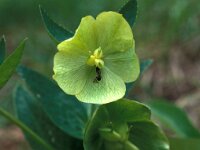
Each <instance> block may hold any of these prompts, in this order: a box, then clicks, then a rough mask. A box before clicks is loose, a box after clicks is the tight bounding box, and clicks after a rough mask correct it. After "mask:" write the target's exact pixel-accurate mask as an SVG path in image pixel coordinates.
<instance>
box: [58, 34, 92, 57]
mask: <svg viewBox="0 0 200 150" xmlns="http://www.w3.org/2000/svg"><path fill="white" fill-rule="evenodd" d="M57 49H58V51H62V52H66V53H73V54H74V55H77V56H80V55H85V56H87V55H88V51H87V47H86V46H85V45H84V43H82V42H81V41H79V40H77V39H74V38H70V39H68V40H65V41H63V42H61V43H60V44H58V46H57Z"/></svg>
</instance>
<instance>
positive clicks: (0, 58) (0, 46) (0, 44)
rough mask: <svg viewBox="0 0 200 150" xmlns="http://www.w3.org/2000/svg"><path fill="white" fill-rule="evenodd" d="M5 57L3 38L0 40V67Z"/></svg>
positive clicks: (4, 41)
mask: <svg viewBox="0 0 200 150" xmlns="http://www.w3.org/2000/svg"><path fill="white" fill-rule="evenodd" d="M5 57H6V40H5V37H4V36H3V37H2V38H1V40H0V65H1V64H2V63H3V61H4V59H5Z"/></svg>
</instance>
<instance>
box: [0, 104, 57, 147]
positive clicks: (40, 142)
mask: <svg viewBox="0 0 200 150" xmlns="http://www.w3.org/2000/svg"><path fill="white" fill-rule="evenodd" d="M0 115H2V116H3V117H5V118H7V119H8V120H10V121H11V122H12V123H14V124H16V125H17V126H18V127H19V128H21V129H22V130H23V131H25V132H26V133H28V134H29V135H30V137H31V138H32V139H34V140H35V141H36V142H37V143H39V144H41V145H43V146H44V148H45V149H46V150H54V149H53V148H52V147H51V146H50V145H49V144H47V143H46V142H45V141H44V140H43V139H42V138H41V137H39V136H38V135H37V134H36V133H35V132H33V131H32V130H31V129H30V128H29V127H27V126H26V125H25V124H23V123H22V122H21V121H19V120H18V119H16V118H15V117H14V116H12V115H11V114H10V113H9V112H7V111H5V110H4V109H3V108H0Z"/></svg>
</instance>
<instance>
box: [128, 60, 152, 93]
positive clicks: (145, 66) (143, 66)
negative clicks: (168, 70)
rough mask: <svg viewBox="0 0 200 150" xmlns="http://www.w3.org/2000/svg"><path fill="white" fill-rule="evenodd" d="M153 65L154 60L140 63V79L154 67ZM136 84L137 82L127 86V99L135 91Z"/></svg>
mask: <svg viewBox="0 0 200 150" xmlns="http://www.w3.org/2000/svg"><path fill="white" fill-rule="evenodd" d="M152 63H153V60H152V59H147V60H143V61H141V62H140V77H141V76H142V74H143V73H144V72H145V71H146V70H147V69H148V68H149V67H150V66H151V65H152ZM136 82H137V81H135V82H131V83H128V84H126V97H127V96H128V94H129V93H130V91H131V90H132V89H133V87H134V85H135V83H136Z"/></svg>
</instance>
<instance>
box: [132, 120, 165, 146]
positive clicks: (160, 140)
mask: <svg viewBox="0 0 200 150" xmlns="http://www.w3.org/2000/svg"><path fill="white" fill-rule="evenodd" d="M131 125H132V128H131V129H130V135H129V137H130V141H131V142H133V143H134V144H135V145H136V146H137V147H139V148H140V150H169V143H168V140H167V138H166V136H165V135H164V133H163V132H162V131H161V129H160V128H159V127H158V126H157V125H155V124H154V123H153V122H151V121H138V122H134V123H132V124H131Z"/></svg>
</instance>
